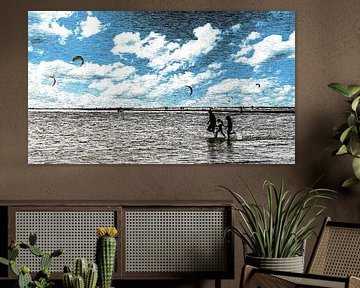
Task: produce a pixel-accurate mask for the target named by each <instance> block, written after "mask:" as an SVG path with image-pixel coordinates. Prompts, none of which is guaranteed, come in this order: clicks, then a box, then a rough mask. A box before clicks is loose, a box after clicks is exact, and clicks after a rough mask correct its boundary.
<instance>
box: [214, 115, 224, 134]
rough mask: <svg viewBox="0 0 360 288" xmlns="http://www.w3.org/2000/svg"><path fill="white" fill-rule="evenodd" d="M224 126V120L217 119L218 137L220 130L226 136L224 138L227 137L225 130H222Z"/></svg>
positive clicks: (216, 132)
mask: <svg viewBox="0 0 360 288" xmlns="http://www.w3.org/2000/svg"><path fill="white" fill-rule="evenodd" d="M223 126H224V122H223V121H222V120H221V119H217V120H216V131H215V138H217V135H218V133H219V132H220V133H221V134H222V135H223V136H224V138H225V134H224V132H223V130H222V128H223Z"/></svg>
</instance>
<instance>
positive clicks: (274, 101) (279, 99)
mask: <svg viewBox="0 0 360 288" xmlns="http://www.w3.org/2000/svg"><path fill="white" fill-rule="evenodd" d="M257 84H260V87H259V85H257ZM284 99H285V100H286V103H287V105H290V106H294V105H295V87H294V86H291V85H288V84H285V85H282V84H280V83H278V82H277V80H276V79H272V78H263V79H253V78H249V79H241V78H234V79H225V80H223V81H222V82H220V83H217V84H215V85H213V86H211V87H209V88H208V90H207V92H206V94H205V95H204V97H203V98H202V99H200V100H199V101H198V103H199V104H201V105H204V106H222V105H223V106H232V105H234V106H269V107H275V106H279V105H283V103H284Z"/></svg>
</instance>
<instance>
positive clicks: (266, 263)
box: [245, 255, 304, 273]
mask: <svg viewBox="0 0 360 288" xmlns="http://www.w3.org/2000/svg"><path fill="white" fill-rule="evenodd" d="M245 263H246V264H248V265H251V266H254V267H258V268H263V269H269V270H275V271H287V272H298V273H303V272H304V256H295V257H289V258H263V257H255V256H251V255H246V256H245Z"/></svg>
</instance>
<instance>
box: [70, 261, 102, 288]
mask: <svg viewBox="0 0 360 288" xmlns="http://www.w3.org/2000/svg"><path fill="white" fill-rule="evenodd" d="M97 279H98V267H97V265H96V263H93V262H88V261H87V259H86V258H78V259H76V261H75V263H74V270H73V272H71V269H70V267H69V266H65V267H64V273H63V287H64V288H95V287H96V282H97Z"/></svg>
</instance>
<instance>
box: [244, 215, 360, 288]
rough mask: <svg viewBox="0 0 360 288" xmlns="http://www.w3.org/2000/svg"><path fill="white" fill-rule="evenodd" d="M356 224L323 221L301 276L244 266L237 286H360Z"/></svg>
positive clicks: (359, 229)
mask: <svg viewBox="0 0 360 288" xmlns="http://www.w3.org/2000/svg"><path fill="white" fill-rule="evenodd" d="M358 277H359V278H360V223H356V224H355V223H342V222H334V221H331V219H330V218H326V219H325V221H324V224H323V226H322V228H321V232H320V235H319V237H318V240H317V242H316V245H315V248H314V251H313V254H312V255H311V258H310V262H309V265H308V267H307V269H306V272H305V273H304V274H300V273H291V272H278V271H271V270H265V269H258V268H255V267H252V266H249V265H245V266H244V268H243V271H242V276H241V282H240V287H242V288H248V287H249V288H253V287H255V288H259V287H260V288H273V287H286V288H288V287H289V288H290V287H331V288H338V287H339V288H340V287H344V288H355V287H360V279H359V278H358Z"/></svg>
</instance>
